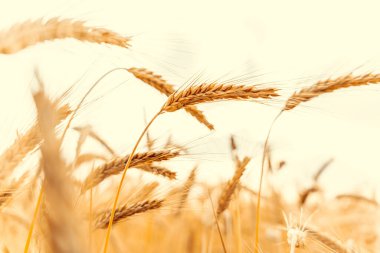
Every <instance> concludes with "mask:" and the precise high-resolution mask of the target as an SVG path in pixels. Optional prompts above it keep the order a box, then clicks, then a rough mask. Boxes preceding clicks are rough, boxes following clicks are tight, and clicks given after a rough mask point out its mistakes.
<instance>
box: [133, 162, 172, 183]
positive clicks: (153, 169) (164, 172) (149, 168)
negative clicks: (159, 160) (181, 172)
mask: <svg viewBox="0 0 380 253" xmlns="http://www.w3.org/2000/svg"><path fill="white" fill-rule="evenodd" d="M136 169H140V170H143V171H146V172H149V173H152V174H155V175H160V176H163V177H166V178H168V179H170V180H173V179H176V178H177V173H175V172H174V171H171V170H169V169H167V168H164V167H161V166H156V165H151V164H147V165H142V166H138V167H136Z"/></svg>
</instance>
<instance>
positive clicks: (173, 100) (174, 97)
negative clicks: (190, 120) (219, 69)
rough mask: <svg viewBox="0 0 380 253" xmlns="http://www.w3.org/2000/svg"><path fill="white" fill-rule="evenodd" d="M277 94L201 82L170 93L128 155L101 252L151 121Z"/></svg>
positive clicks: (105, 249) (273, 91)
mask: <svg viewBox="0 0 380 253" xmlns="http://www.w3.org/2000/svg"><path fill="white" fill-rule="evenodd" d="M275 96H278V94H277V89H274V88H266V89H258V88H257V87H256V86H253V85H252V86H243V85H232V84H216V83H212V84H201V85H199V86H191V87H188V88H186V89H184V90H182V91H179V92H175V93H173V94H171V95H170V96H169V97H168V99H167V101H166V103H165V104H164V105H163V106H162V108H161V109H160V110H159V111H158V112H157V113H156V114H155V115H154V116H153V118H152V119H151V120H150V121H149V123H148V124H147V125H146V127H145V128H144V130H143V131H142V133H141V134H140V136H139V138H138V139H137V142H136V143H135V145H134V147H133V149H132V152H131V154H130V155H129V158H128V161H127V162H126V165H125V167H124V170H123V174H122V176H121V179H120V183H119V186H118V189H117V191H116V195H115V200H114V202H113V207H112V211H111V215H110V221H109V223H108V228H107V233H106V237H105V243H104V248H103V253H106V252H107V250H108V244H109V240H110V235H111V230H112V223H113V219H114V216H115V212H116V207H117V203H118V200H119V196H120V192H121V188H122V186H123V182H124V179H125V175H126V172H127V170H128V168H129V167H130V165H131V163H132V157H133V155H134V154H135V152H136V149H137V147H138V145H139V143H140V142H141V140H142V138H143V136H144V135H145V133H146V132H147V130H148V128H149V127H150V126H151V125H152V123H153V122H154V121H155V120H156V119H157V118H158V116H160V115H161V114H162V113H165V112H174V111H177V110H180V109H182V108H184V107H186V106H189V105H196V104H200V103H206V102H215V101H221V100H249V99H259V98H262V99H270V98H272V97H275Z"/></svg>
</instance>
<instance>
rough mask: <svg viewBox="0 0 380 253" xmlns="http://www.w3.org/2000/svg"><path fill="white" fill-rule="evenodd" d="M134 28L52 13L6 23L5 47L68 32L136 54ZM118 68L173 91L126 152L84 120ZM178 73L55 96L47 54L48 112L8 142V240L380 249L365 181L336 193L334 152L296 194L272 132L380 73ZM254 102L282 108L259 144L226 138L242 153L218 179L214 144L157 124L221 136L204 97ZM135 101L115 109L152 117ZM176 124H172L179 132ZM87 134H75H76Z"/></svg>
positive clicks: (37, 43) (92, 246)
mask: <svg viewBox="0 0 380 253" xmlns="http://www.w3.org/2000/svg"><path fill="white" fill-rule="evenodd" d="M134 39H135V37H134V36H125V35H124V34H122V33H119V32H118V31H116V30H111V29H108V28H107V27H99V26H92V25H90V24H89V23H88V22H86V21H85V20H81V19H71V18H64V17H60V16H57V17H53V18H45V17H41V18H39V19H32V20H26V21H24V22H20V23H18V24H13V25H11V26H10V27H8V28H7V29H4V30H3V31H1V32H0V54H1V57H7V59H12V57H23V55H22V52H24V51H29V52H33V50H36V49H35V48H36V47H39V48H38V49H39V50H44V47H45V46H46V45H47V44H48V43H51V44H54V43H58V42H59V41H64V40H71V41H72V42H74V41H75V43H79V44H83V45H82V46H83V47H89V48H90V50H91V48H92V47H95V46H96V47H99V48H103V49H104V50H105V52H106V51H107V50H111V49H117V50H120V51H127V50H128V51H132V52H133V50H134V47H133V44H134V43H138V40H137V39H136V41H134ZM57 45H58V47H59V46H60V45H61V44H57ZM62 50H63V49H62ZM115 72H122V73H123V74H125V75H128V78H129V80H131V81H130V82H134V83H136V84H138V85H144V86H145V87H148V88H149V89H151V90H152V91H154V92H156V93H157V94H160V96H161V97H160V98H161V99H162V104H161V106H160V107H157V108H155V113H153V114H149V116H146V115H141V118H145V123H144V127H142V128H141V129H136V130H135V131H136V134H135V135H133V136H130V138H131V139H132V140H133V145H131V146H130V147H128V149H127V150H128V152H124V153H121V152H120V149H118V148H115V144H114V143H112V141H109V140H107V139H106V138H104V137H103V136H102V133H99V132H97V131H96V126H92V125H90V124H86V122H84V123H83V124H82V122H83V121H81V123H80V124H78V123H77V119H78V118H79V119H80V118H81V117H82V116H81V115H82V114H81V112H82V111H83V110H84V109H86V110H91V103H90V104H87V102H88V97H89V96H90V95H91V94H92V92H93V91H94V90H95V89H96V88H97V87H98V86H99V84H100V83H101V81H103V80H104V79H105V78H107V77H108V76H110V75H112V74H114V73H115ZM165 74H166V73H156V72H155V71H153V70H150V69H148V68H147V67H145V66H132V67H116V68H110V69H109V70H108V71H107V72H104V73H97V76H98V78H97V79H96V80H95V81H94V82H93V83H91V84H90V86H89V87H90V88H88V89H87V90H86V92H84V93H83V95H81V96H80V97H79V99H78V95H77V94H75V87H77V85H78V84H79V83H74V84H73V85H72V86H70V88H69V89H67V90H64V91H63V92H61V93H60V94H52V93H50V92H49V89H48V88H47V87H48V86H49V85H51V84H49V83H48V81H46V80H48V78H46V76H44V72H43V71H41V69H40V68H38V67H37V66H35V68H34V69H33V80H32V82H33V84H34V86H33V87H34V88H33V89H32V90H31V91H30V94H31V96H32V98H33V106H34V108H35V112H36V115H35V117H34V120H33V122H31V123H30V124H28V127H27V128H26V129H25V130H22V131H20V132H18V133H17V136H16V138H14V140H12V142H11V144H10V145H7V146H4V147H3V148H2V149H1V151H0V152H1V153H0V176H1V181H2V184H1V191H0V196H1V197H0V218H1V219H0V223H1V231H2V233H1V235H2V236H1V240H0V246H1V249H0V250H2V252H12V253H13V252H54V253H61V252H67V253H69V252H89V253H92V252H103V253H106V252H109V253H111V252H148V253H149V252H189V253H190V252H200V253H211V252H224V253H226V252H234V253H235V252H236V253H243V252H254V253H258V252H260V253H296V252H305V253H307V252H331V253H333V252H335V253H341V252H342V253H343V252H344V253H366V252H373V253H376V252H380V238H379V236H380V229H379V228H380V223H379V203H378V200H377V199H376V197H368V196H364V195H361V194H360V192H358V193H355V191H351V192H347V193H342V194H338V195H335V196H334V197H333V198H331V197H327V195H326V194H325V189H324V188H323V185H322V184H321V183H320V180H321V177H323V176H324V175H325V173H327V172H328V170H329V169H330V166H331V164H333V163H334V159H329V160H327V161H326V160H322V161H320V163H319V164H318V165H317V166H314V167H317V169H316V170H315V171H313V175H311V176H310V178H309V181H310V184H309V186H308V187H305V188H303V189H299V191H298V192H297V195H296V196H295V197H294V198H293V199H292V200H291V201H290V200H289V198H288V197H287V191H285V190H284V189H282V188H281V186H280V185H278V184H276V180H279V179H278V178H279V177H280V176H279V175H280V174H285V175H286V173H287V171H288V170H289V169H290V168H289V166H288V165H287V160H286V157H285V158H284V159H278V156H275V155H273V153H275V152H276V150H275V148H273V147H272V144H271V143H272V142H271V136H272V135H271V134H272V132H273V131H274V129H281V119H283V118H286V117H288V116H289V115H292V114H293V113H296V112H295V111H296V110H298V109H299V108H306V107H307V106H308V104H309V103H310V101H314V100H317V99H319V98H320V97H323V96H330V98H333V97H334V96H345V95H347V94H346V93H343V92H340V90H352V92H351V93H349V95H350V96H351V97H352V99H353V100H354V99H355V95H356V94H355V93H356V92H359V91H360V89H361V88H364V87H376V86H377V85H378V84H379V83H380V71H379V72H378V73H377V72H375V71H368V72H357V71H353V72H350V73H343V74H342V75H339V76H332V77H327V78H322V79H318V80H313V81H312V82H310V84H309V85H307V86H304V87H302V88H291V89H290V90H291V92H290V93H289V92H288V93H286V91H289V88H287V87H284V86H283V85H281V84H278V83H276V82H268V83H259V82H257V83H256V82H254V81H252V80H251V79H249V78H248V79H247V80H245V79H244V77H243V78H241V79H239V78H235V79H234V78H232V79H225V80H224V79H223V78H219V79H218V78H217V79H215V80H211V81H210V80H206V81H205V80H202V78H201V77H200V75H197V73H194V77H193V78H192V79H190V81H187V82H186V81H183V83H178V84H173V83H171V82H169V81H167V79H166V78H165ZM330 93H331V94H330ZM288 94H289V95H288ZM148 95H149V94H148ZM71 97H75V98H76V100H75V102H73V101H74V100H71V99H70V98H71ZM126 97H127V95H126ZM148 99H149V98H148ZM252 102H253V103H257V104H262V105H263V106H273V107H274V108H275V110H276V116H275V117H273V118H272V119H271V125H270V126H268V128H267V129H266V133H267V134H266V135H265V136H263V139H264V140H265V142H264V143H262V145H261V147H260V149H259V151H258V152H256V153H255V154H251V153H249V152H246V150H244V147H245V144H244V142H243V141H241V139H240V138H236V136H235V135H234V134H233V133H231V134H229V137H228V138H226V140H224V142H223V143H225V144H226V147H225V148H226V149H228V150H229V152H228V153H226V154H222V155H223V156H224V158H225V159H226V160H228V161H229V162H228V166H230V169H231V171H233V173H232V175H231V176H230V177H229V178H228V179H227V180H216V181H217V183H210V182H208V181H207V180H204V179H201V178H200V177H199V174H200V173H201V171H202V170H204V169H205V168H204V167H202V163H204V162H205V159H204V158H202V155H203V157H205V156H206V157H207V153H205V154H201V155H197V154H194V153H192V151H191V146H192V145H193V142H189V143H184V142H181V141H178V140H176V139H175V138H172V137H171V132H169V133H168V134H167V137H166V136H165V137H162V136H155V135H154V132H153V131H152V128H154V126H155V125H157V124H161V121H160V119H161V118H164V117H167V118H170V116H171V115H172V114H174V113H177V112H180V111H182V113H183V114H184V115H185V116H186V117H187V118H188V119H189V120H193V121H194V122H196V123H197V124H199V126H200V127H202V128H204V130H207V131H209V132H210V133H209V134H210V135H213V134H217V132H218V126H217V125H216V124H214V122H213V121H212V119H211V118H209V117H208V112H207V108H208V107H203V106H204V104H215V106H220V107H222V106H223V105H224V104H228V103H230V104H234V103H252ZM222 108H223V107H222ZM8 110H10V109H9V108H8ZM134 110H135V109H134V108H123V110H122V111H121V112H120V111H114V112H110V113H114V114H119V116H118V117H120V118H122V117H124V118H128V120H130V121H135V120H136V121H137V120H140V119H133V118H131V117H130V116H129V111H134ZM226 110H227V109H226ZM135 111H136V110H135ZM93 113H94V115H96V110H94V111H93ZM232 113H233V112H232ZM239 113H245V112H239ZM141 114H143V113H141ZM226 115H227V114H226ZM247 115H249V114H248V113H247ZM185 116H184V117H185ZM247 117H248V116H247ZM167 122H169V124H170V121H167ZM113 124H118V123H117V122H113ZM169 124H168V125H164V126H163V127H168V129H170V130H168V131H173V130H172V128H170V126H169ZM176 124H178V123H176ZM110 131H112V130H110ZM178 131H180V130H178ZM73 133H74V136H75V140H74V141H73V144H72V145H66V141H67V136H68V135H73ZM283 133H284V134H286V129H283ZM187 134H188V135H189V136H191V134H192V133H191V132H189V133H187ZM310 134H313V133H310ZM191 138H194V139H195V138H197V137H190V139H191ZM196 145H202V144H196ZM93 146H96V147H97V149H96V151H94V149H91V147H93ZM89 147H90V148H89ZM321 148H323V147H321ZM363 149H366V147H363ZM67 153H70V154H72V155H71V156H68V155H67ZM299 155H300V156H302V154H299ZM200 157H201V158H200ZM186 159H190V160H191V162H192V163H191V168H190V169H189V168H188V169H187V170H186V169H184V170H181V168H180V167H181V165H184V167H186V166H187V167H188V164H185V163H184V162H182V163H181V162H178V161H186ZM30 160H33V161H34V163H30ZM176 161H177V163H176ZM257 161H258V162H257ZM174 166H176V168H173V167H174ZM251 170H255V171H258V172H259V173H257V175H258V176H257V182H258V184H257V185H255V186H254V187H253V186H252V185H251V184H250V181H243V180H242V179H243V178H244V177H245V176H246V175H247V174H249V173H250V171H251ZM147 178H148V179H147ZM337 180H339V178H338V179H337ZM210 181H211V180H210ZM353 192H354V193H353Z"/></svg>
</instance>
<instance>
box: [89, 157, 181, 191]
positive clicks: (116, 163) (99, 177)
mask: <svg viewBox="0 0 380 253" xmlns="http://www.w3.org/2000/svg"><path fill="white" fill-rule="evenodd" d="M179 154H180V153H179V152H178V151H171V150H162V151H152V152H143V153H137V154H135V155H133V157H132V161H131V165H130V167H139V166H142V165H147V164H151V163H153V162H159V161H165V160H169V159H172V158H174V157H177V156H179ZM128 159H129V155H127V156H124V157H118V158H115V159H113V160H112V161H110V162H108V163H105V164H103V165H101V166H99V167H97V168H96V169H94V170H93V171H92V172H91V173H90V174H89V175H88V176H87V178H86V180H85V182H84V184H83V188H82V192H85V191H87V190H88V189H90V188H92V187H94V186H96V185H98V184H99V183H100V182H102V181H103V180H104V179H106V178H107V177H109V176H112V175H116V174H119V173H121V172H123V169H124V166H125V164H126V163H127V161H128Z"/></svg>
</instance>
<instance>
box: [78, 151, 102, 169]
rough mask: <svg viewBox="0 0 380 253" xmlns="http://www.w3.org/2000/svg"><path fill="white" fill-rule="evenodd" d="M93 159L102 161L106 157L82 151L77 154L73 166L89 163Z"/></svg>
mask: <svg viewBox="0 0 380 253" xmlns="http://www.w3.org/2000/svg"><path fill="white" fill-rule="evenodd" d="M95 160H101V161H103V162H106V161H107V157H105V156H103V155H99V154H93V153H84V154H81V155H79V156H78V158H77V159H76V162H75V168H78V167H79V166H81V165H82V164H84V163H89V162H92V161H95Z"/></svg>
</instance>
